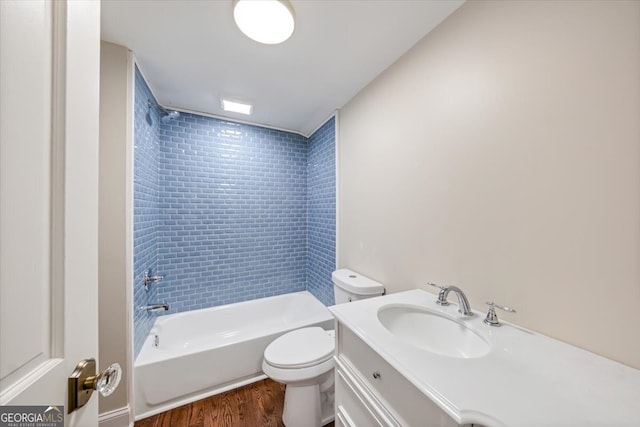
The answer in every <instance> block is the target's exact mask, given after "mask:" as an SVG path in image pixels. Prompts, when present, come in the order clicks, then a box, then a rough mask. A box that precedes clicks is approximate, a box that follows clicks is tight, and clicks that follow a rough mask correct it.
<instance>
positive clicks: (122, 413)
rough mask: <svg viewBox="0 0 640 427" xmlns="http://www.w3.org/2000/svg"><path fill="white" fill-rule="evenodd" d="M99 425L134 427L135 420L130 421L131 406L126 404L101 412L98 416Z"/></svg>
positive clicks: (106, 426)
mask: <svg viewBox="0 0 640 427" xmlns="http://www.w3.org/2000/svg"><path fill="white" fill-rule="evenodd" d="M98 425H99V426H100V427H133V422H132V421H129V407H128V406H124V407H122V408H119V409H115V410H113V411H109V412H104V413H102V414H100V415H99V416H98Z"/></svg>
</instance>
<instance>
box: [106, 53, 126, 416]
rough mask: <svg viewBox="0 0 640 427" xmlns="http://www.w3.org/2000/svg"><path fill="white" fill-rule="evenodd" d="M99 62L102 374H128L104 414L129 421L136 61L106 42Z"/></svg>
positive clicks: (108, 402)
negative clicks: (114, 366) (114, 368)
mask: <svg viewBox="0 0 640 427" xmlns="http://www.w3.org/2000/svg"><path fill="white" fill-rule="evenodd" d="M100 61H101V64H100V194H99V200H100V202H99V203H100V205H99V209H100V218H99V227H100V228H99V303H100V310H99V323H100V324H99V333H100V352H99V364H100V366H99V369H100V370H102V369H104V368H106V367H107V366H109V365H110V364H111V363H114V362H118V363H120V366H121V367H122V368H123V370H124V373H123V378H122V381H121V383H120V386H119V387H118V388H117V389H116V391H115V392H114V393H113V394H112V395H111V396H109V397H108V398H103V397H102V396H101V397H100V413H101V414H105V413H111V414H112V417H116V416H120V417H122V418H127V421H128V416H126V417H125V416H124V415H126V411H128V408H127V405H128V396H129V389H130V379H131V369H132V366H131V362H130V361H131V360H132V356H131V339H130V328H131V319H130V317H129V316H130V307H131V305H132V303H131V294H132V292H131V281H132V272H131V265H132V261H131V259H132V258H131V257H132V248H131V247H132V245H133V243H132V242H133V237H132V232H133V231H132V218H133V214H132V211H131V209H132V198H131V191H132V186H133V181H132V175H131V174H132V169H133V163H132V158H131V155H132V153H133V147H132V141H133V136H132V123H133V122H132V121H133V59H132V56H131V53H130V52H129V50H128V49H126V48H124V47H122V46H118V45H115V44H111V43H106V42H102V43H101V55H100ZM122 408H124V409H122ZM118 410H120V412H118ZM113 411H116V412H115V413H114V412H113ZM122 412H125V414H123V413H122ZM126 424H128V422H127V423H126ZM126 424H125V425H126Z"/></svg>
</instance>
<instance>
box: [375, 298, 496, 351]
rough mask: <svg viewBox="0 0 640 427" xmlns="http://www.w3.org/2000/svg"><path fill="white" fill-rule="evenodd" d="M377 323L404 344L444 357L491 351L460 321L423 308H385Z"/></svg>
mask: <svg viewBox="0 0 640 427" xmlns="http://www.w3.org/2000/svg"><path fill="white" fill-rule="evenodd" d="M378 320H380V323H382V325H383V326H384V327H385V328H386V329H387V330H388V331H389V332H391V333H392V334H393V335H395V336H396V337H398V338H400V339H401V340H403V341H405V342H406V343H407V344H410V345H413V346H415V347H418V348H421V349H424V350H427V351H430V352H432V353H437V354H440V355H443V356H449V357H458V358H464V359H468V358H474V357H482V356H484V355H485V354H487V353H488V352H489V349H490V347H489V343H488V342H487V341H485V340H484V339H482V337H480V335H478V334H477V333H476V332H474V331H473V330H471V329H469V328H468V327H467V326H466V325H464V324H463V323H462V322H459V321H457V320H456V319H453V318H450V317H447V316H444V315H441V314H439V313H436V312H434V311H431V310H429V309H427V308H424V307H419V306H414V305H402V304H392V305H385V306H382V307H380V309H379V310H378Z"/></svg>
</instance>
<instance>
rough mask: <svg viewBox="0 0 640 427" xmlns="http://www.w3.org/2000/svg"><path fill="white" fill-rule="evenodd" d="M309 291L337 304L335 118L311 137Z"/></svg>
mask: <svg viewBox="0 0 640 427" xmlns="http://www.w3.org/2000/svg"><path fill="white" fill-rule="evenodd" d="M307 217H308V218H307V221H308V222H307V224H308V225H307V236H308V243H307V244H308V248H307V251H308V252H307V289H308V290H309V292H311V293H312V294H313V295H314V296H315V297H316V298H318V299H319V300H320V301H322V302H323V303H324V304H325V305H333V304H334V298H333V283H332V281H331V273H332V272H333V270H335V267H336V251H335V248H336V154H335V118H331V119H330V120H328V121H327V122H326V123H325V124H324V125H322V126H321V127H320V129H318V130H317V131H316V132H314V134H313V135H311V137H310V138H309V153H308V166H307Z"/></svg>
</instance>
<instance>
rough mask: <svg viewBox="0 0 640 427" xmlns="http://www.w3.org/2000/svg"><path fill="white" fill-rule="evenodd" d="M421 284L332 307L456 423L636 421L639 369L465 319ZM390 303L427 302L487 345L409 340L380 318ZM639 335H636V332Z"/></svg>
mask: <svg viewBox="0 0 640 427" xmlns="http://www.w3.org/2000/svg"><path fill="white" fill-rule="evenodd" d="M435 300H436V295H434V294H431V293H429V292H426V291H424V290H421V289H416V290H411V291H406V292H400V293H396V294H391V295H385V296H383V297H378V298H372V299H366V300H362V301H357V302H354V303H349V304H340V305H336V306H333V307H330V308H329V309H330V311H331V313H332V314H333V315H334V317H335V318H336V319H337V320H338V321H340V322H341V323H342V324H344V325H345V326H346V327H348V328H349V329H351V330H352V331H353V332H354V333H355V334H356V335H357V336H359V337H360V338H361V339H362V340H363V341H364V342H365V343H366V344H367V345H369V346H370V347H371V348H372V349H373V350H374V351H375V352H377V353H378V354H379V355H380V356H381V357H382V358H383V359H384V360H386V361H387V362H388V363H389V364H390V365H391V366H393V367H394V368H395V369H396V370H397V371H398V372H400V373H401V374H402V375H403V376H405V377H406V378H407V380H409V381H410V382H411V383H412V384H413V385H414V386H416V387H417V388H418V389H419V390H421V391H422V392H423V393H424V394H425V395H426V396H428V397H429V398H430V399H431V400H432V401H433V402H435V403H436V404H437V405H438V406H439V407H440V408H441V409H442V410H444V411H445V412H446V413H447V414H448V415H449V416H451V417H452V418H453V419H454V420H455V421H456V422H458V423H459V424H468V423H478V424H482V425H485V426H487V427H494V426H495V427H503V426H508V427H518V426H522V427H534V426H535V427H543V426H549V427H556V426H558V427H560V426H563V427H572V426H576V427H578V426H579V427H587V426H592V427H626V426H628V427H638V426H640V370H638V369H634V368H631V367H629V366H626V365H623V364H621V363H618V362H615V361H613V360H610V359H607V358H604V357H602V356H598V355H596V354H594V353H591V352H588V351H585V350H582V349H580V348H577V347H574V346H572V345H569V344H566V343H563V342H560V341H558V340H555V339H553V338H550V337H548V336H545V335H541V334H538V333H535V332H532V331H529V330H526V329H524V328H521V327H519V326H516V325H513V324H510V323H508V322H504V321H502V326H501V327H492V326H488V325H486V324H485V323H484V322H483V320H484V313H480V312H475V314H474V316H471V317H464V316H462V315H460V314H459V313H458V312H457V310H458V306H457V304H453V303H452V304H451V305H449V306H439V305H436V304H435ZM390 304H408V305H411V306H419V307H424V308H426V309H428V310H430V311H433V312H436V313H440V314H442V315H443V316H446V317H449V318H453V319H455V320H456V321H458V322H461V323H463V324H464V325H465V326H467V327H468V328H470V329H471V330H473V331H474V332H476V333H477V334H478V335H479V336H480V337H482V339H484V340H485V341H487V342H488V343H489V344H490V350H489V352H488V353H487V354H486V355H484V356H481V357H477V358H456V357H448V356H442V355H439V354H436V353H432V352H430V351H428V350H425V349H420V348H418V347H415V346H413V345H410V344H408V343H407V342H406V341H403V340H401V339H399V338H398V337H397V336H395V335H393V334H392V333H391V332H389V331H388V330H387V329H386V328H385V327H384V326H383V325H382V324H381V323H380V321H379V320H378V316H377V314H378V311H379V310H380V308H382V307H383V306H387V305H390ZM635 339H638V337H636V338H635Z"/></svg>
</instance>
